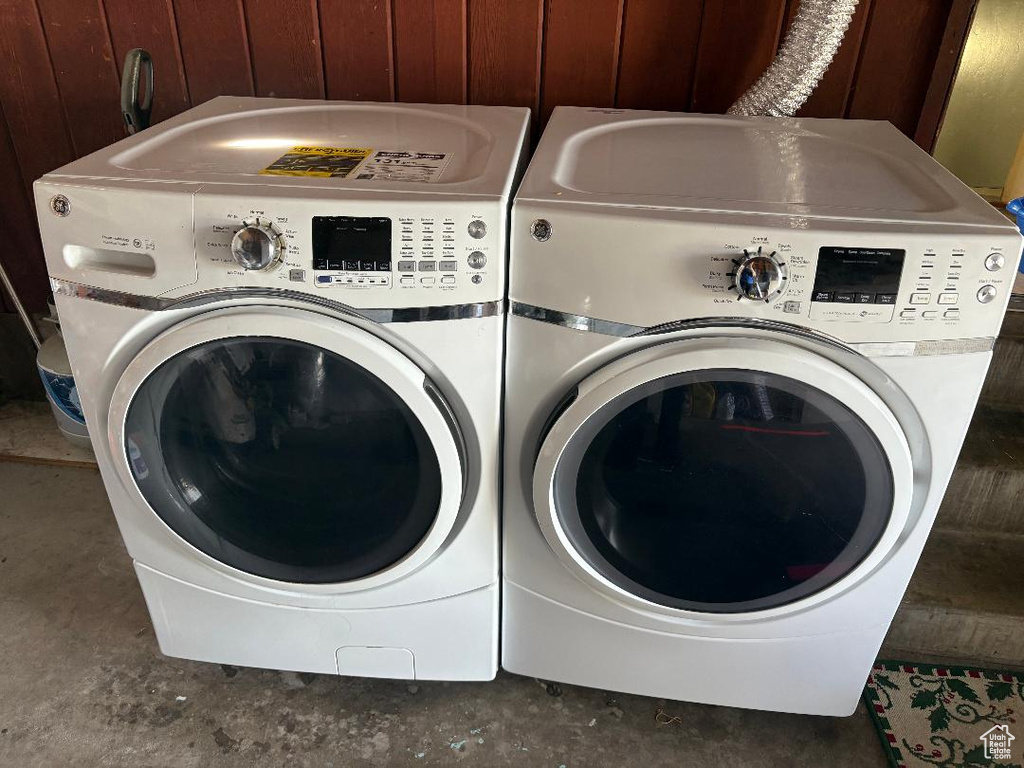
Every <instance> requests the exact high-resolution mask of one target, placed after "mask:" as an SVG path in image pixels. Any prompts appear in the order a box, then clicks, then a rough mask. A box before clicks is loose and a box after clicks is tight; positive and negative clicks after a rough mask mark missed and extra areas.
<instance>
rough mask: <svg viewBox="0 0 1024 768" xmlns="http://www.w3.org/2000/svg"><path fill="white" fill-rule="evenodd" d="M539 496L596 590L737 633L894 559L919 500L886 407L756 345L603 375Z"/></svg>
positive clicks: (714, 346)
mask: <svg viewBox="0 0 1024 768" xmlns="http://www.w3.org/2000/svg"><path fill="white" fill-rule="evenodd" d="M533 481H534V482H533V498H534V505H535V510H536V514H537V518H538V521H539V523H540V526H541V529H542V531H543V533H544V535H545V537H546V538H547V540H548V542H549V544H550V545H551V547H552V549H553V550H554V551H555V552H556V554H558V555H559V557H560V558H561V559H562V560H563V562H564V563H565V564H566V565H567V566H568V567H569V568H570V569H572V570H573V571H574V572H576V573H577V575H579V576H580V577H581V578H583V579H584V580H586V581H589V582H590V583H592V584H593V585H594V586H596V587H598V588H602V589H605V590H607V591H610V592H612V593H613V595H614V596H618V597H620V598H627V599H629V600H633V601H640V602H642V603H644V604H646V605H647V606H649V607H652V608H657V609H663V610H666V611H668V612H678V611H692V612H698V613H705V614H707V613H711V614H719V615H721V616H723V617H725V616H728V615H733V616H735V617H737V618H739V617H740V615H742V614H748V613H752V612H773V611H774V612H778V613H783V612H787V611H791V610H796V609H799V608H801V607H806V606H807V605H809V604H810V603H813V602H816V601H820V600H823V599H826V598H827V597H828V596H829V595H831V594H834V593H835V592H837V591H839V590H842V589H845V588H847V587H848V586H849V585H850V584H851V583H853V582H854V581H856V580H857V579H858V578H860V577H862V576H863V575H864V574H866V573H867V572H869V571H870V569H872V568H873V567H874V566H875V565H877V563H878V562H879V561H880V560H881V559H882V558H884V557H885V555H886V554H887V553H888V552H890V551H891V550H892V548H893V547H894V546H895V544H896V542H897V540H898V537H899V534H900V532H901V531H902V530H903V529H904V527H905V525H906V522H907V519H908V515H909V511H910V506H911V500H912V496H913V470H912V462H911V455H910V449H909V447H908V443H907V440H906V437H905V436H904V434H903V431H902V430H901V428H900V425H899V422H898V421H897V419H896V418H895V416H894V415H893V414H892V413H891V412H890V410H889V408H888V407H887V406H886V405H885V403H884V402H883V401H882V400H881V399H880V398H879V397H878V395H877V394H875V393H874V392H873V391H872V390H871V389H869V388H868V387H867V385H866V384H865V383H864V382H863V381H861V380H860V379H858V378H857V377H855V376H854V375H853V374H851V373H850V372H849V371H847V370H846V369H844V368H843V367H841V366H840V365H837V364H836V363H834V362H832V361H831V360H829V359H827V358H826V357H824V356H822V355H819V354H816V353H815V352H813V351H810V350H808V349H807V348H806V347H804V346H797V345H790V344H787V343H785V342H779V341H773V340H767V339H762V338H742V337H719V338H702V339H691V340H680V341H675V342H669V343H664V344H658V345H656V346H653V347H649V348H646V349H643V350H641V351H638V352H635V353H632V354H630V355H628V356H626V357H624V358H622V359H620V360H618V361H616V362H614V363H612V364H610V365H608V366H606V367H605V368H602V369H600V370H598V371H596V372H595V373H593V374H592V375H591V376H590V377H588V378H587V379H586V380H584V381H583V382H581V383H580V384H579V386H578V388H577V392H576V396H575V399H573V400H572V401H571V403H570V404H569V405H568V406H567V407H565V409H564V411H562V412H561V413H560V414H558V415H557V416H556V417H553V418H552V419H551V425H550V427H549V429H548V431H547V433H546V435H545V436H544V437H543V439H542V442H541V446H540V450H539V453H538V456H537V460H536V465H535V471H534V478H533ZM759 615H761V614H759Z"/></svg>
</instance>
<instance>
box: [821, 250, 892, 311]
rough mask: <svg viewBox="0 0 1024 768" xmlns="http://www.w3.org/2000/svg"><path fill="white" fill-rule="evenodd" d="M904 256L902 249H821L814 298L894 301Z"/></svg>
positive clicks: (842, 301)
mask: <svg viewBox="0 0 1024 768" xmlns="http://www.w3.org/2000/svg"><path fill="white" fill-rule="evenodd" d="M905 256H906V251H904V250H903V249H901V248H846V247H832V246H830V247H825V248H819V249H818V270H817V272H816V273H815V275H814V291H813V293H812V294H811V301H823V302H824V301H827V302H836V303H839V304H895V303H896V294H898V293H899V290H900V275H901V274H902V273H903V260H904V257H905Z"/></svg>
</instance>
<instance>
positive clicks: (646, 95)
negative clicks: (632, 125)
mask: <svg viewBox="0 0 1024 768" xmlns="http://www.w3.org/2000/svg"><path fill="white" fill-rule="evenodd" d="M703 5H704V3H703V0H626V7H625V16H624V20H623V29H622V49H621V54H620V57H619V59H620V60H619V86H618V95H617V97H616V105H617V106H619V107H624V108H626V109H669V110H686V109H689V106H690V96H691V94H692V93H693V73H694V67H695V65H696V62H697V41H698V39H699V36H700V18H701V10H702V8H703Z"/></svg>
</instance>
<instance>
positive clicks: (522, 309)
mask: <svg viewBox="0 0 1024 768" xmlns="http://www.w3.org/2000/svg"><path fill="white" fill-rule="evenodd" d="M509 311H510V312H511V313H512V314H513V315H518V316H519V317H526V318H529V319H530V320H537V321H539V322H542V323H551V324H553V325H560V326H562V327H563V328H572V329H573V330H576V331H589V332H590V333H601V334H604V335H605V336H622V337H627V336H639V335H641V334H643V333H645V332H646V330H647V329H646V328H643V327H642V326H639V325H629V324H628V323H616V322H613V321H611V320H600V319H598V318H596V317H587V316H586V315H574V314H572V313H570V312H560V311H559V310H557V309H544V308H543V307H535V306H533V305H532V304H523V303H521V302H518V301H512V302H510V307H509Z"/></svg>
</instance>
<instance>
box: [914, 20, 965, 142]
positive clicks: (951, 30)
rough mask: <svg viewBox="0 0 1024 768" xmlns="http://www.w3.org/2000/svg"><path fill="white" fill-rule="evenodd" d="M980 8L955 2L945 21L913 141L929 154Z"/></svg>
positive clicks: (936, 137)
mask: <svg viewBox="0 0 1024 768" xmlns="http://www.w3.org/2000/svg"><path fill="white" fill-rule="evenodd" d="M977 8H978V0H953V8H952V10H951V11H950V13H949V17H948V19H947V21H946V31H945V32H944V33H943V35H942V43H941V45H940V46H939V54H938V57H937V58H936V62H935V68H934V69H933V70H932V76H931V80H930V81H929V84H928V92H927V94H926V95H925V98H924V105H923V106H922V107H921V116H920V117H919V118H918V121H917V129H916V130H915V132H914V141H916V142H917V143H918V145H919V146H921V147H922V148H923V149H924V150H925V151H927V152H931V151H932V150H933V149H934V148H935V141H936V139H938V136H939V128H940V127H941V125H942V118H943V115H945V113H946V105H947V104H948V103H949V95H950V93H951V92H952V90H953V81H954V80H955V78H956V71H957V69H959V68H960V57H961V56H962V55H963V52H964V43H965V42H966V41H967V35H968V33H969V32H970V29H971V23H972V21H973V20H974V12H975V10H977Z"/></svg>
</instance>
